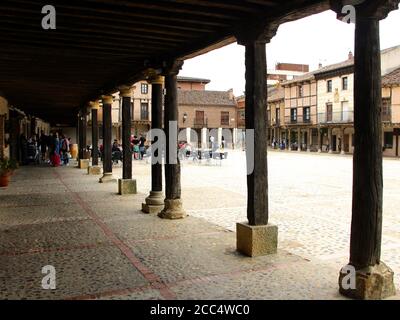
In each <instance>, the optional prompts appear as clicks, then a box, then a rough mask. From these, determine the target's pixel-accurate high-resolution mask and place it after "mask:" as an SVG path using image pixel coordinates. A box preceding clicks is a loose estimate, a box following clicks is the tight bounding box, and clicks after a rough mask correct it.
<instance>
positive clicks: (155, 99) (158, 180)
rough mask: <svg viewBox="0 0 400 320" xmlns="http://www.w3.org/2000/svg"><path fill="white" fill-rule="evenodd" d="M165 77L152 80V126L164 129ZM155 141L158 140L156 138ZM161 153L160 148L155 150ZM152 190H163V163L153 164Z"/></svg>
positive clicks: (157, 153)
mask: <svg viewBox="0 0 400 320" xmlns="http://www.w3.org/2000/svg"><path fill="white" fill-rule="evenodd" d="M163 83H164V77H161V76H160V77H157V78H155V79H154V80H152V82H151V90H152V91H151V101H152V109H151V128H152V129H162V90H163ZM153 142H157V139H155V140H154V141H153ZM155 152H156V153H155V156H158V155H159V150H157V151H155ZM151 190H152V191H162V165H161V163H154V164H152V165H151Z"/></svg>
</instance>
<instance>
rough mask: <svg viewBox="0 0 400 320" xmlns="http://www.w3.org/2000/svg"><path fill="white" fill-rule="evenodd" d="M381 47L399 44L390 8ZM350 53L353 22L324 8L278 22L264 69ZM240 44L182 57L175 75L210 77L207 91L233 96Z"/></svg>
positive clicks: (396, 14)
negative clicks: (216, 91)
mask: <svg viewBox="0 0 400 320" xmlns="http://www.w3.org/2000/svg"><path fill="white" fill-rule="evenodd" d="M380 38H381V49H386V48H389V47H393V46H396V45H400V10H396V11H393V12H391V13H390V14H389V16H388V17H387V18H386V19H385V20H382V21H381V23H380ZM350 50H351V51H353V52H354V24H346V23H343V22H341V21H339V20H337V19H336V14H335V13H334V12H333V11H326V12H323V13H320V14H316V15H313V16H310V17H307V18H304V19H300V20H297V21H293V22H289V23H285V24H282V25H281V26H280V27H279V29H278V32H277V34H276V36H275V37H274V38H273V39H272V41H271V42H270V43H269V44H267V63H268V69H274V68H275V64H276V63H277V62H288V63H302V64H309V65H310V71H311V70H314V69H316V68H317V67H318V64H319V63H322V64H323V65H327V64H332V63H336V62H340V61H343V60H346V59H347V55H348V52H349V51H350ZM244 72H245V68H244V47H243V46H239V45H237V44H236V43H234V44H231V45H229V46H226V47H223V48H221V49H218V50H214V51H212V52H209V53H206V54H204V55H202V56H198V57H196V58H193V59H190V60H186V61H185V64H184V65H183V68H182V70H181V72H180V73H179V75H182V76H191V77H201V78H206V79H210V80H211V83H210V84H208V85H207V87H206V88H207V90H228V89H230V88H233V90H234V93H235V95H237V96H238V95H241V94H243V91H244V84H245V81H244Z"/></svg>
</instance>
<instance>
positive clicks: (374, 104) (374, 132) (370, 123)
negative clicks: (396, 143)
mask: <svg viewBox="0 0 400 320" xmlns="http://www.w3.org/2000/svg"><path fill="white" fill-rule="evenodd" d="M394 3H397V4H398V1H368V2H365V3H364V4H362V5H359V6H357V8H356V13H357V16H356V28H355V54H354V56H355V61H354V131H355V140H354V156H353V199H352V202H353V203H352V221H351V237H350V261H349V265H350V266H351V267H354V268H355V270H356V275H355V276H356V279H355V287H354V288H350V289H349V288H348V287H347V286H344V285H343V284H344V283H345V281H344V278H345V277H346V275H347V272H342V271H341V273H340V278H339V285H340V292H341V293H342V294H344V295H346V296H350V297H353V298H361V299H380V298H385V297H387V296H390V295H394V294H395V288H394V285H393V271H392V270H390V268H388V267H387V266H386V265H385V264H384V263H383V262H381V261H380V256H381V239H382V194H383V178H382V130H381V105H382V96H381V94H382V92H381V59H380V57H381V52H380V42H379V20H380V19H382V18H383V17H384V16H386V15H387V14H388V12H389V11H390V10H389V9H390V8H392V5H393V4H394ZM389 4H391V5H390V6H388V7H387V8H385V7H386V5H389Z"/></svg>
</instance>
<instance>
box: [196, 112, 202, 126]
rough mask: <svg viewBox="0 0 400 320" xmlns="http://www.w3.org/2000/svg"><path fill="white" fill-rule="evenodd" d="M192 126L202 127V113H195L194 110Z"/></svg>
mask: <svg viewBox="0 0 400 320" xmlns="http://www.w3.org/2000/svg"><path fill="white" fill-rule="evenodd" d="M194 124H195V125H200V126H202V125H204V111H197V110H196V115H195V118H194Z"/></svg>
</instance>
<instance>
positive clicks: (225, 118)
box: [221, 111, 229, 126]
mask: <svg viewBox="0 0 400 320" xmlns="http://www.w3.org/2000/svg"><path fill="white" fill-rule="evenodd" d="M221 125H222V126H229V112H228V111H221Z"/></svg>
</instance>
